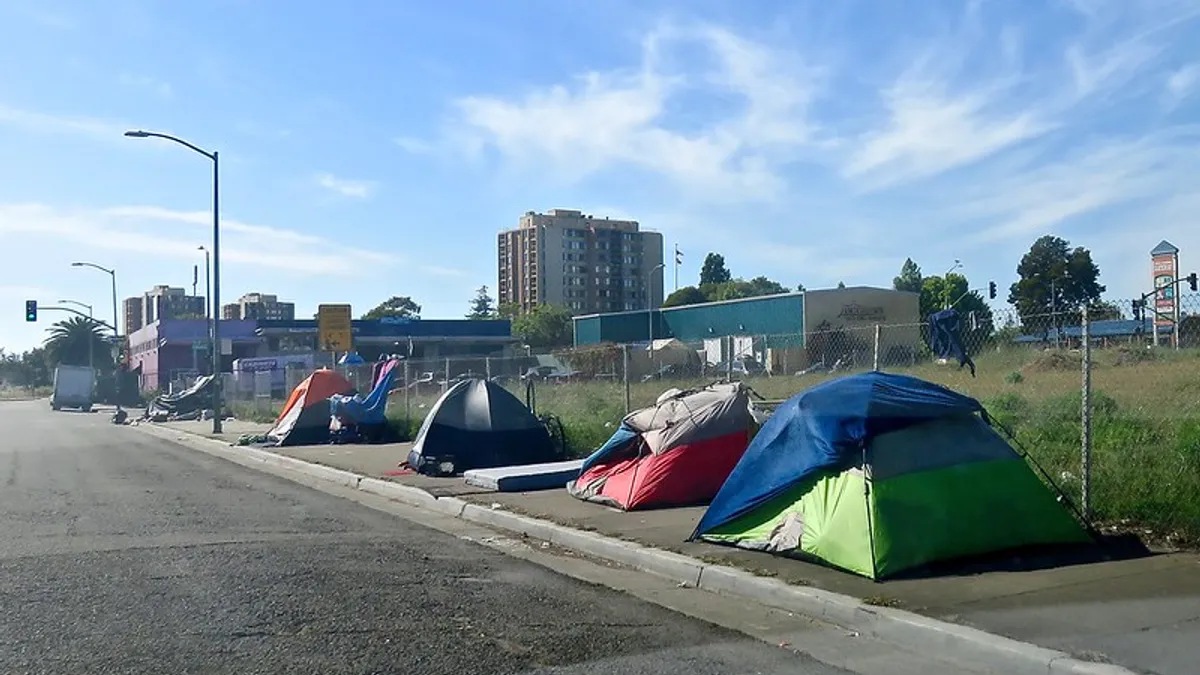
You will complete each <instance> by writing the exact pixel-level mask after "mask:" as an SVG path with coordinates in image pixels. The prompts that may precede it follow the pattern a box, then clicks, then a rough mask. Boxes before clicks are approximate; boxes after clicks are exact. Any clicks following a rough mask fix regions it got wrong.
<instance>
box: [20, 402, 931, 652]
mask: <svg viewBox="0 0 1200 675" xmlns="http://www.w3.org/2000/svg"><path fill="white" fill-rule="evenodd" d="M107 418H108V415H107V414H96V413H93V414H90V415H88V414H81V413H70V412H60V413H51V412H50V410H49V408H48V405H46V404H45V402H25V403H0V432H2V434H0V486H2V488H0V607H2V609H0V672H6V673H68V672H69V673H76V674H78V673H100V672H105V673H107V672H122V673H142V672H144V673H167V672H172V673H209V672H223V673H286V672H296V673H328V674H333V673H405V674H412V675H417V674H426V673H429V674H437V673H446V674H453V675H486V674H489V673H581V674H582V673H588V674H594V675H603V674H605V673H613V674H614V675H615V674H617V673H621V674H622V675H636V674H638V673H655V674H656V675H658V674H664V675H669V674H672V673H686V674H687V675H708V674H710V673H711V674H714V675H715V674H717V673H721V674H727V673H800V674H803V675H817V674H819V675H827V674H832V673H845V672H848V671H843V670H839V669H836V668H833V667H830V666H827V665H825V664H824V663H821V662H818V661H815V660H813V659H812V658H810V657H808V656H806V655H804V654H797V653H795V652H794V651H792V650H789V649H782V648H780V647H779V646H777V645H771V644H766V643H764V642H762V641H759V640H755V639H752V638H750V637H747V636H745V635H743V634H741V633H738V632H733V631H730V630H727V629H723V628H719V627H717V626H715V625H713V624H709V623H705V622H703V621H699V620H696V619H692V618H688V617H686V616H684V615H682V614H676V613H673V612H671V611H669V610H667V609H664V608H662V607H659V606H657V605H653V604H649V603H646V602H642V601H640V600H637V599H635V598H633V597H631V596H629V595H625V594H623V593H619V592H617V591H613V590H609V589H607V588H604V587H601V586H596V585H590V584H586V583H584V582H581V581H576V580H574V579H571V578H568V577H565V576H561V575H558V574H556V573H554V572H551V571H549V570H547V569H546V568H544V567H541V566H539V565H534V564H531V563H529V562H525V561H522V560H519V559H516V558H513V557H510V556H507V555H505V554H503V553H502V552H499V551H496V550H493V549H491V548H488V547H484V546H481V545H479V544H476V543H472V542H470V541H464V540H463V539H461V538H458V537H454V536H451V535H448V534H443V533H441V532H438V531H436V530H433V529H428V528H425V527H422V526H420V525H416V524H413V523H411V522H409V521H406V520H403V519H400V518H396V517H394V516H391V515H389V514H386V513H381V512H379V511H376V510H374V509H371V508H367V507H365V506H363V505H360V504H357V503H355V502H353V501H349V500H345V499H341V498H339V497H336V496H332V495H328V494H325V493H323V492H320V491H317V490H314V489H311V488H308V487H305V486H302V485H297V484H295V483H292V482H290V481H287V480H285V479H282V478H278V477H274V476H270V475H266V474H262V473H259V472H256V471H254V470H251V469H246V468H243V467H240V466H237V465H234V464H232V463H229V462H225V461H223V460H221V459H218V458H214V457H210V456H208V455H205V454H203V453H200V452H197V451H196V450H194V449H188V448H185V447H182V446H178V445H175V444H173V443H170V442H167V441H164V440H160V439H158V438H155V437H154V436H151V435H149V434H146V433H144V432H141V431H138V430H136V429H133V428H129V427H114V426H112V425H110V424H108V423H107ZM892 672H894V671H892ZM926 672H927V671H926ZM947 672H952V671H947Z"/></svg>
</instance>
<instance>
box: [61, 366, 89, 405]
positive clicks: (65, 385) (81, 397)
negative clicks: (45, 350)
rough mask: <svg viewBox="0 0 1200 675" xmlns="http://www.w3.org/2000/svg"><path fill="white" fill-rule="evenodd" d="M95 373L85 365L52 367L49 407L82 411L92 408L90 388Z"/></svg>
mask: <svg viewBox="0 0 1200 675" xmlns="http://www.w3.org/2000/svg"><path fill="white" fill-rule="evenodd" d="M95 379H96V374H95V371H93V370H92V369H91V368H88V367H87V366H59V367H57V368H55V369H54V391H53V392H52V393H51V394H50V408H51V409H52V410H62V409H63V408H79V409H80V410H82V411H83V412H91V410H92V388H93V383H94V382H95Z"/></svg>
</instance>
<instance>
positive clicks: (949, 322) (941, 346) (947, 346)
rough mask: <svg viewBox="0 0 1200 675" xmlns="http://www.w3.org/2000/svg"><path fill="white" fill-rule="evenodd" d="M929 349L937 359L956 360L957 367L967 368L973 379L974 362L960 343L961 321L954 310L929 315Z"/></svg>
mask: <svg viewBox="0 0 1200 675" xmlns="http://www.w3.org/2000/svg"><path fill="white" fill-rule="evenodd" d="M929 348H930V349H932V350H933V353H934V355H936V356H937V357H938V358H939V359H951V358H954V359H958V367H959V368H962V367H963V366H968V367H969V368H970V369H971V377H975V362H974V361H972V360H971V357H970V356H969V355H968V354H967V350H966V348H965V347H964V346H963V341H962V319H961V317H960V316H959V314H958V310H956V309H953V308H951V309H943V310H942V311H940V312H934V313H933V314H930V315H929Z"/></svg>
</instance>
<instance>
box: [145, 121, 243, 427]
mask: <svg viewBox="0 0 1200 675" xmlns="http://www.w3.org/2000/svg"><path fill="white" fill-rule="evenodd" d="M125 135H126V136H128V137H129V138H161V139H164V140H167V141H171V142H172V143H178V144H179V145H182V146H183V147H185V148H187V149H189V150H192V151H193V152H196V153H198V154H201V155H203V156H205V157H207V158H208V159H210V160H212V166H213V206H212V211H213V233H212V238H213V240H212V296H211V298H210V299H209V303H210V309H209V316H210V320H211V322H212V330H211V331H210V335H211V341H212V349H211V351H212V375H213V400H212V406H213V433H214V434H219V433H221V319H220V317H218V316H217V312H218V311H219V310H220V308H221V182H220V181H221V179H220V175H221V172H220V165H221V163H220V160H219V158H218V155H217V152H216V151H215V150H214V151H212V152H209V151H207V150H203V149H201V148H199V147H197V146H195V145H192V144H191V143H188V142H187V141H185V140H183V139H182V138H176V137H174V136H171V135H169V134H161V133H158V132H155V131H141V130H138V131H126V132H125ZM207 255H208V251H207V250H205V257H206V258H207ZM206 266H207V265H206Z"/></svg>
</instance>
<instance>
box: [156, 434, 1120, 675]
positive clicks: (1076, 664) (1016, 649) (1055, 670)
mask: <svg viewBox="0 0 1200 675" xmlns="http://www.w3.org/2000/svg"><path fill="white" fill-rule="evenodd" d="M142 427H149V428H151V429H154V431H153V432H152V433H154V435H165V434H170V435H172V436H174V437H178V436H179V435H180V434H186V435H189V436H192V437H193V438H196V439H198V440H204V441H209V442H210V443H212V444H213V445H215V446H220V447H219V449H218V448H216V447H214V448H213V450H214V451H216V452H214V454H219V455H222V456H226V457H230V458H237V459H240V460H243V461H240V462H239V463H245V462H244V460H245V459H252V460H255V461H256V462H259V463H262V464H266V465H271V466H276V467H279V468H282V469H286V470H288V471H292V472H295V473H299V474H303V475H305V476H309V477H311V478H317V479H320V480H323V481H327V482H331V483H334V484H337V485H340V486H344V487H351V488H354V489H357V490H362V491H364V492H368V493H370V494H374V495H377V496H380V497H384V498H387V499H392V500H395V501H398V502H401V503H403V504H407V505H409V506H414V507H417V508H422V509H428V510H430V511H434V512H437V513H440V514H443V515H449V516H452V517H454V518H459V519H462V520H464V521H467V522H470V523H474V524H477V525H484V526H487V527H492V528H499V529H503V530H508V531H510V532H515V533H517V534H523V535H527V536H529V537H533V538H535V539H541V540H543V541H548V542H550V543H552V544H555V545H557V546H561V547H563V548H567V549H571V550H573V551H577V552H579V553H583V554H586V555H590V556H593V557H596V558H600V559H604V560H609V561H611V562H616V563H620V564H623V565H626V566H629V567H633V568H635V569H638V570H641V571H644V572H649V573H651V574H655V575H657V576H660V577H663V578H666V579H670V580H672V581H676V582H678V583H680V584H682V585H686V586H688V587H691V588H699V589H701V590H705V591H709V592H712V593H718V594H725V595H732V596H737V597H740V598H743V599H746V600H750V601H752V602H757V603H759V604H763V605H767V606H770V607H774V608H777V609H782V610H785V611H789V612H795V613H796V614H801V615H804V616H807V617H811V618H814V619H819V620H821V621H824V622H826V623H830V624H834V625H836V626H841V627H842V628H845V629H848V630H851V631H854V632H857V633H859V634H861V635H866V636H868V637H872V638H875V639H878V640H881V641H884V642H890V643H892V644H896V645H903V646H904V647H906V648H908V649H911V650H914V651H918V652H928V653H937V654H940V655H942V656H944V657H946V658H948V659H951V660H954V661H958V662H960V663H962V664H964V665H970V666H973V667H975V668H984V669H987V670H988V671H990V672H996V673H1003V674H1004V675H1027V674H1028V675H1138V673H1136V672H1135V671H1132V670H1130V669H1128V668H1124V667H1122V666H1116V665H1111V664H1107V663H1097V662H1092V661H1084V660H1082V659H1077V658H1075V657H1073V656H1071V655H1070V654H1067V653H1065V652H1060V651H1057V650H1053V649H1047V648H1045V647H1039V646H1037V645H1034V644H1030V643H1027V642H1021V641H1018V640H1013V639H1011V638H1007V637H1004V636H1001V635H995V634H993V633H988V632H985V631H982V630H979V629H976V628H971V627H969V626H963V625H959V624H955V623H950V622H948V621H941V620H938V619H932V618H929V617H926V616H922V615H920V614H916V613H913V612H908V611H904V610H899V609H893V608H888V607H876V606H873V605H868V604H866V603H864V602H862V601H861V600H859V599H858V598H854V597H851V596H848V595H842V594H840V593H832V592H830V591H824V590H821V589H817V588H807V587H803V586H793V585H790V584H786V583H784V582H782V581H779V580H778V579H772V578H766V577H759V576H756V575H754V574H751V573H750V572H746V571H744V570H740V569H737V568H735V567H729V566H725V565H712V564H708V563H705V562H703V561H701V560H697V559H695V558H691V557H688V556H684V555H680V554H678V553H672V552H670V551H662V550H659V549H655V548H651V547H648V546H643V545H641V544H636V543H633V542H628V541H623V540H620V539H615V538H612V537H606V536H603V535H599V534H595V533H592V532H585V531H582V530H577V529H573V528H570V527H565V526H562V525H559V524H557V523H552V522H550V521H546V520H541V519H539V518H532V517H529V516H523V515H520V514H517V513H513V512H511V511H504V510H500V509H492V508H487V507H484V506H480V505H478V504H473V503H470V502H466V501H463V500H461V499H457V498H454V497H435V496H433V495H432V494H430V493H429V492H427V491H425V490H422V489H420V488H417V487H412V486H408V485H402V484H400V483H394V482H391V481H386V480H381V479H378V478H369V477H366V476H362V475H359V474H355V473H352V472H349V471H344V470H342V469H335V468H332V467H328V466H324V465H321V464H314V463H311V462H305V461H303V460H299V459H295V458H293V457H288V456H286V455H281V454H278V453H274V452H269V451H267V450H262V449H260V448H252V447H246V446H234V445H231V444H229V443H227V442H225V441H221V440H217V439H213V438H209V437H207V436H202V435H199V434H192V433H191V432H187V431H181V432H176V431H174V430H170V429H166V428H164V427H158V426H156V425H153V424H144V425H139V427H138V428H142ZM160 430H161V432H165V434H161V433H160Z"/></svg>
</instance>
